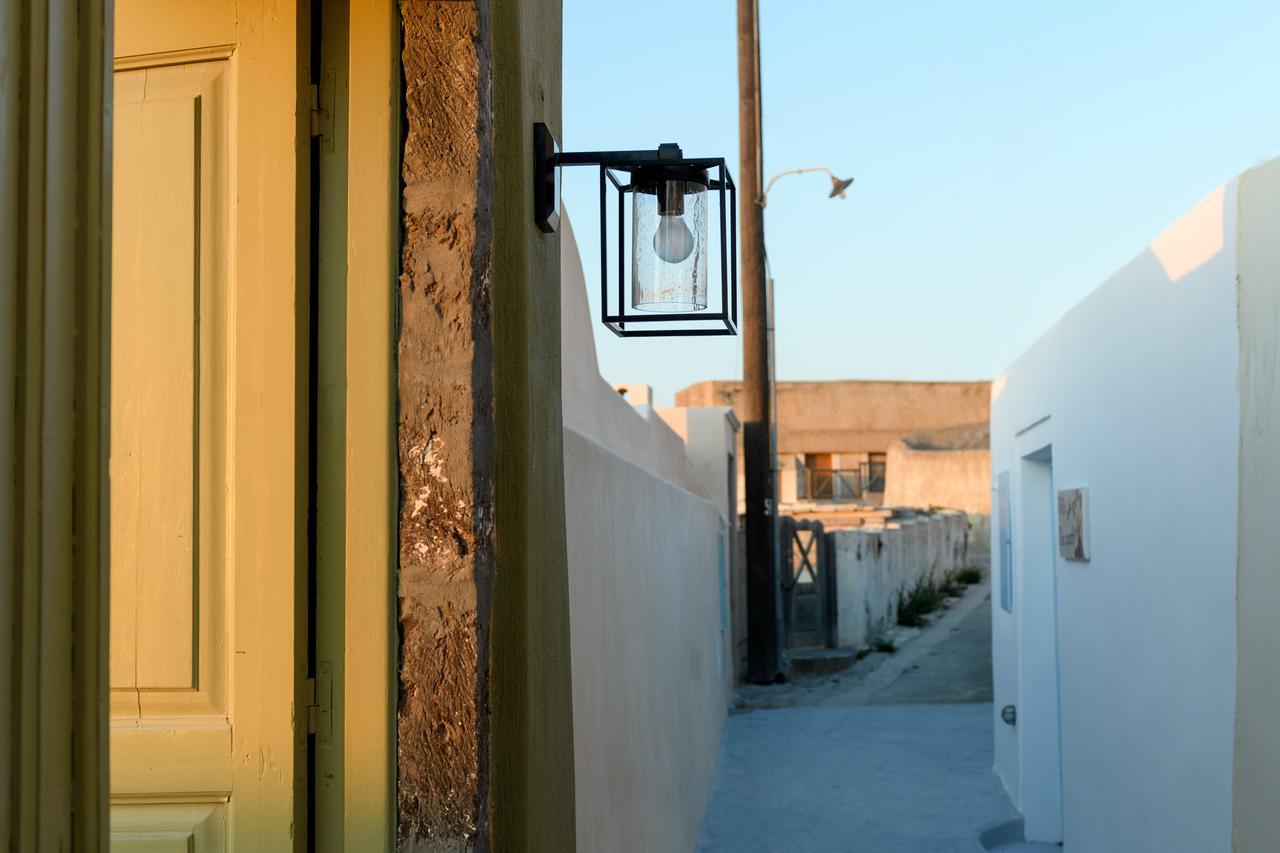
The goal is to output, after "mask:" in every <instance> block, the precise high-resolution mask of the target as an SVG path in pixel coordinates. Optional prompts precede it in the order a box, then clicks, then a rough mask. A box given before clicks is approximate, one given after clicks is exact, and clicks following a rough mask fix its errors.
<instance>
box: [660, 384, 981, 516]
mask: <svg viewBox="0 0 1280 853" xmlns="http://www.w3.org/2000/svg"><path fill="white" fill-rule="evenodd" d="M740 394H741V383H738V382H724V381H714V382H700V383H698V384H696V385H691V386H689V387H688V388H685V389H684V390H682V391H680V392H679V393H678V394H677V395H676V402H677V404H679V405H683V406H712V405H718V406H734V405H735V404H736V402H737V400H738V397H739V395H740ZM989 407H990V383H989V382H889V381H870V380H844V381H835V382H779V383H778V387H777V446H778V464H779V472H778V484H777V488H778V499H779V501H780V503H781V504H782V505H783V507H793V508H799V507H802V506H804V507H812V508H815V509H821V510H822V511H823V513H824V514H825V515H826V516H828V517H834V516H838V515H840V514H841V509H842V508H844V509H853V508H855V507H879V506H902V507H920V508H929V507H931V506H936V507H942V508H947V509H959V510H963V511H965V512H967V513H970V514H974V515H979V516H986V515H988V514H989V513H990V507H991V498H990V487H989V485H988V481H989V479H990V476H989V467H988V450H987V440H988V428H987V421H988V416H989Z"/></svg>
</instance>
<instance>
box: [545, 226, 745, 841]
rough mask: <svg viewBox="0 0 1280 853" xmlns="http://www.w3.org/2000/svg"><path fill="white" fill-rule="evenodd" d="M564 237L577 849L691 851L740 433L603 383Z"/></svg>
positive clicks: (715, 713)
mask: <svg viewBox="0 0 1280 853" xmlns="http://www.w3.org/2000/svg"><path fill="white" fill-rule="evenodd" d="M561 240H562V241H563V250H562V253H563V271H562V276H563V277H562V283H561V285H562V286H561V301H562V305H563V310H562V314H563V318H564V325H563V328H562V335H561V338H562V341H563V349H564V359H563V362H562V370H563V374H564V388H565V396H564V406H565V426H564V443H565V456H564V472H565V496H566V509H567V518H568V519H569V525H568V554H569V578H570V602H571V623H572V635H573V643H572V659H573V718H574V742H575V750H574V762H575V774H574V775H575V782H576V786H575V796H576V800H577V809H576V814H577V849H578V850H579V851H581V853H598V851H609V852H610V853H627V852H628V851H634V853H648V852H649V851H657V850H663V851H666V850H672V851H675V850H692V849H693V847H694V846H695V844H696V843H697V838H698V828H699V825H700V823H701V820H702V815H703V811H704V810H705V807H706V802H707V796H708V793H709V791H710V787H711V782H712V779H713V776H714V773H715V764H716V757H717V754H718V752H719V745H720V734H721V730H722V728H723V725H724V719H725V713H726V708H727V706H728V703H729V694H730V686H731V684H730V682H731V677H732V675H731V673H732V665H731V662H730V660H729V648H728V644H729V641H730V637H729V630H728V628H729V626H728V595H729V590H728V571H729V562H728V561H729V559H730V553H729V552H730V547H729V546H730V542H731V538H732V527H731V525H730V523H729V518H728V516H727V514H726V513H725V509H726V508H727V507H728V505H729V496H728V494H727V492H728V489H729V487H728V479H729V478H728V471H730V470H732V469H731V467H730V466H731V462H732V460H731V459H730V458H729V454H730V453H731V452H732V450H733V446H734V429H733V426H732V424H731V422H730V421H729V420H728V416H729V412H728V411H727V410H726V409H720V410H697V411H689V410H679V409H677V410H668V411H666V412H664V415H663V417H666V418H668V419H670V421H671V422H672V423H673V424H674V425H675V426H676V428H677V429H680V430H681V431H682V432H683V433H684V434H685V435H686V436H687V437H688V439H689V443H688V445H686V443H685V441H684V440H682V439H681V437H680V435H677V433H676V432H675V431H673V429H672V427H670V426H668V423H666V422H664V420H663V419H662V418H660V417H659V416H658V415H657V414H656V413H654V412H653V410H652V409H651V408H649V407H648V406H647V405H644V404H641V405H640V406H639V407H638V408H632V407H631V406H630V405H628V404H627V402H626V401H625V400H624V399H623V398H622V396H621V395H619V394H618V393H617V392H616V391H615V390H614V389H613V388H611V387H610V386H609V385H608V384H607V383H606V382H605V381H604V380H603V379H602V378H601V377H600V375H599V372H598V368H597V365H596V358H595V349H594V343H593V339H592V335H591V331H592V327H591V320H590V317H589V313H588V308H587V298H586V284H585V280H584V277H583V274H582V264H581V260H580V258H579V257H578V251H577V247H576V245H575V243H574V241H573V232H572V229H571V228H570V227H569V225H568V220H567V218H566V219H565V220H564V222H562V224H561ZM686 449H687V450H688V453H686ZM694 460H697V461H696V462H695V461H694ZM556 849H557V850H559V849H569V848H556Z"/></svg>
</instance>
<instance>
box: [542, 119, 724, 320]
mask: <svg viewBox="0 0 1280 853" xmlns="http://www.w3.org/2000/svg"><path fill="white" fill-rule="evenodd" d="M533 144H534V192H533V195H534V219H535V221H536V222H537V223H538V227H539V228H541V229H542V230H543V231H546V232H547V233H551V232H553V231H555V230H556V228H557V226H559V224H560V169H559V167H561V166H599V167H600V320H601V322H603V323H604V324H605V326H607V327H608V328H609V329H610V331H612V332H613V333H614V334H616V335H619V336H621V337H660V336H671V335H736V334H737V333H738V220H737V217H736V211H737V189H736V188H735V187H734V185H733V178H732V177H731V176H730V175H729V170H728V169H726V168H725V164H724V158H723V157H704V158H700V159H692V160H690V159H686V158H685V157H684V154H683V153H682V152H681V151H680V146H678V145H675V144H672V143H667V144H665V145H660V146H659V147H658V149H657V150H656V151H585V152H578V153H572V154H562V153H560V150H559V147H558V146H557V145H556V140H555V137H553V136H552V135H551V131H550V130H549V129H548V128H547V126H546V125H545V124H542V123H538V124H535V125H534V126H533ZM610 185H612V187H613V190H614V195H615V196H616V198H617V219H616V225H617V235H616V245H617V249H616V251H617V256H618V260H617V267H616V271H617V279H616V281H615V282H614V286H613V287H612V288H610V286H609V285H610V282H609V266H610V264H609V230H610V228H609V223H610V219H609V187H610ZM628 196H630V197H631V211H630V217H628V215H627V197H628ZM710 196H715V197H716V199H717V201H718V204H717V205H716V206H717V207H718V213H719V220H720V240H719V249H720V251H719V255H720V276H719V278H720V299H719V311H718V312H717V311H714V310H708V306H709V305H711V304H712V302H711V300H709V298H708V296H709V293H708V291H709V289H710V288H709V284H710V277H709V275H708V272H707V267H708V256H709V255H710V254H711V253H712V247H711V245H710V244H709V242H708V240H707V219H708V218H709V214H708V207H709V204H708V197H710ZM628 230H629V231H630V235H631V239H630V243H631V247H630V254H629V257H628V249H627V242H628V240H627V233H628ZM628 260H629V261H630V263H628ZM628 272H629V273H630V274H629V275H628Z"/></svg>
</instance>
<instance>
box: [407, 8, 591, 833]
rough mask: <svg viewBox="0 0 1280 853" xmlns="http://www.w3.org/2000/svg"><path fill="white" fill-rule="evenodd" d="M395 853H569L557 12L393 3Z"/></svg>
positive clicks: (569, 698) (569, 735)
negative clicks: (537, 171)
mask: <svg viewBox="0 0 1280 853" xmlns="http://www.w3.org/2000/svg"><path fill="white" fill-rule="evenodd" d="M400 8H401V14H402V18H403V38H404V42H403V51H402V68H403V74H404V87H405V90H404V92H405V131H406V132H405V141H404V158H403V168H402V176H403V179H404V198H403V202H404V233H403V235H402V236H403V244H402V245H403V249H402V256H401V264H402V269H401V278H400V283H399V300H400V317H399V320H400V323H399V343H398V365H397V382H398V392H399V435H398V442H399V445H398V451H399V463H400V488H401V508H400V540H399V559H400V582H399V606H400V634H401V637H400V641H401V642H400V702H399V711H398V736H399V741H398V752H399V755H398V762H397V768H398V779H397V799H398V836H399V842H398V845H399V849H400V850H401V851H405V853H417V851H471V850H475V851H488V850H504V851H505V850H512V851H521V850H528V851H535V850H536V851H543V850H572V849H573V847H574V840H573V839H574V821H573V806H574V801H573V722H572V691H571V679H570V660H569V616H568V609H569V594H568V578H567V565H566V563H567V558H566V556H565V516H564V479H563V467H562V464H563V446H562V435H561V430H562V417H561V410H560V361H559V357H560V350H559V335H558V332H559V304H558V301H557V300H548V299H546V298H545V289H546V288H547V287H548V286H550V287H554V286H555V282H556V280H557V279H558V276H559V266H560V260H559V258H560V256H559V243H558V241H557V240H556V239H555V238H554V237H552V236H548V235H544V234H541V233H540V232H539V231H538V230H537V228H536V226H535V225H534V223H533V221H532V216H531V215H530V211H531V209H532V199H531V198H530V195H531V192H532V189H531V181H530V177H529V176H530V175H531V174H532V162H531V161H532V139H531V127H532V123H533V122H534V121H545V122H547V123H548V124H549V125H550V126H551V127H552V128H553V130H556V129H558V128H559V119H560V29H561V22H560V5H559V3H558V2H556V0H504V2H502V3H499V4H493V3H490V2H488V0H405V2H402V3H401V4H400Z"/></svg>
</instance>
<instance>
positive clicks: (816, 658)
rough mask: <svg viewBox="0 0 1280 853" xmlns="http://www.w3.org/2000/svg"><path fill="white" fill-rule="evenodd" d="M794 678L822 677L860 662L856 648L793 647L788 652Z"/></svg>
mask: <svg viewBox="0 0 1280 853" xmlns="http://www.w3.org/2000/svg"><path fill="white" fill-rule="evenodd" d="M786 657H787V669H788V670H789V671H790V673H791V677H792V678H820V677H822V676H824V675H831V674H832V673H836V672H840V671H841V670H845V669H848V668H849V667H851V666H853V665H854V664H855V663H857V662H858V651H857V650H856V649H792V650H791V651H789V652H787V655H786Z"/></svg>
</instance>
